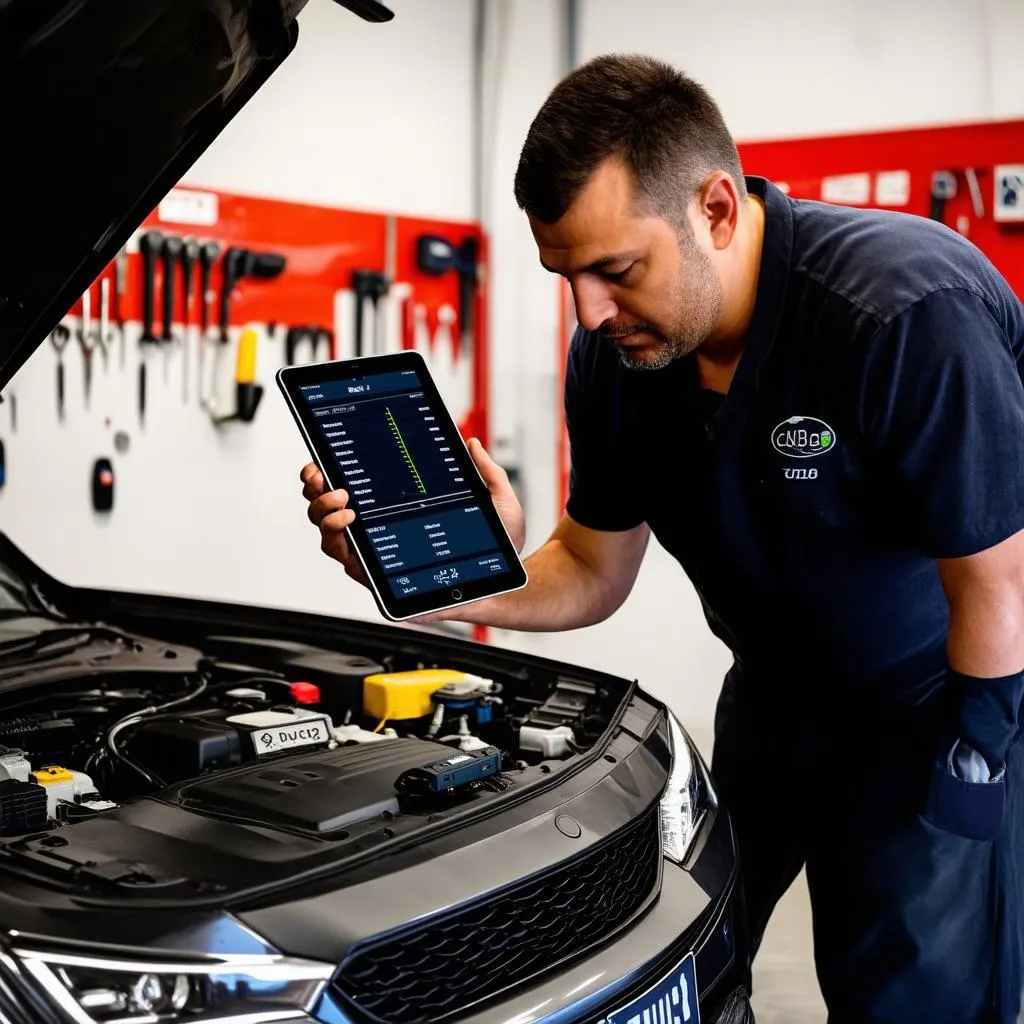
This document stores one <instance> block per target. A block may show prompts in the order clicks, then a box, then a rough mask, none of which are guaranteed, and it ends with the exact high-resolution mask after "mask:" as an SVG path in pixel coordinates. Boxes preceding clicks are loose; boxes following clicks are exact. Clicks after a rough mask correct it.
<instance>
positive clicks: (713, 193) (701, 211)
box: [697, 171, 741, 249]
mask: <svg viewBox="0 0 1024 1024" xmlns="http://www.w3.org/2000/svg"><path fill="white" fill-rule="evenodd" d="M697 202H698V215H699V216H700V218H701V220H703V221H704V223H705V225H706V228H707V232H708V236H709V237H710V239H711V244H712V245H713V246H714V247H715V248H716V249H726V248H728V246H729V243H730V242H731V241H732V238H733V235H734V234H735V233H736V225H737V223H738V222H739V216H740V203H741V200H740V195H739V192H738V191H737V189H736V182H734V181H733V180H732V176H731V175H730V174H727V173H726V172H725V171H713V172H712V173H711V174H709V175H708V176H707V177H706V178H705V179H704V184H703V185H701V188H700V195H699V196H698V198H697Z"/></svg>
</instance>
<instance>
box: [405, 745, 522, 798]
mask: <svg viewBox="0 0 1024 1024" xmlns="http://www.w3.org/2000/svg"><path fill="white" fill-rule="evenodd" d="M501 761H502V757H501V751H500V750H498V748H497V747H484V748H483V749H481V750H469V751H465V752H462V753H459V752H454V751H453V753H452V756H451V757H448V758H445V760H443V761H434V762H432V763H431V764H427V765H424V766H423V767H422V768H410V769H409V770H408V771H405V772H403V773H402V774H401V775H400V776H399V777H398V781H397V782H396V783H395V789H397V790H398V792H399V793H411V794H418V795H428V794H431V793H445V792H448V791H450V790H453V789H462V788H463V787H465V786H469V785H472V784H473V783H474V782H480V781H482V780H484V779H489V778H491V777H492V776H494V775H497V774H499V773H500V772H501Z"/></svg>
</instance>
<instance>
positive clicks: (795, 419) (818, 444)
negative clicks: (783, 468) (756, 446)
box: [772, 416, 836, 476]
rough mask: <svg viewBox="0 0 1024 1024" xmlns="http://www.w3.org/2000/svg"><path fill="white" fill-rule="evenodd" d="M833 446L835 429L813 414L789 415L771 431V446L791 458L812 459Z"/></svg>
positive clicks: (834, 443)
mask: <svg viewBox="0 0 1024 1024" xmlns="http://www.w3.org/2000/svg"><path fill="white" fill-rule="evenodd" d="M835 446H836V433H835V431H834V430H833V429H832V428H831V427H830V426H829V425H828V424H827V423H826V422H825V421H824V420H819V419H817V418H816V417H814V416H790V417H789V419H788V420H783V421H782V422H781V423H780V424H779V425H778V426H777V427H776V428H775V429H774V430H773V431H772V447H773V448H774V449H775V450H776V451H777V452H778V453H779V454H780V455H786V456H788V457H789V458H791V459H813V458H814V457H815V456H816V455H824V454H825V452H830V451H832V449H833V448H835ZM786 475H787V476H788V475H789V474H788V472H787V474H786ZM815 475H817V474H815Z"/></svg>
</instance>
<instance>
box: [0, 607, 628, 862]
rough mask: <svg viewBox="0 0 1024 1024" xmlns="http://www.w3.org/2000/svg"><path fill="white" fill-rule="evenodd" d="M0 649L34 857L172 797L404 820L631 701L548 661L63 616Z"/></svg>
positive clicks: (5, 790)
mask: <svg viewBox="0 0 1024 1024" xmlns="http://www.w3.org/2000/svg"><path fill="white" fill-rule="evenodd" d="M424 647H426V645H424ZM7 654H10V655H11V657H7V656H6V655H7ZM0 655H3V657H2V658H0V663H2V666H3V667H2V669H0V685H5V689H6V692H5V694H4V697H3V699H2V702H0V854H3V855H4V856H5V857H6V856H13V855H15V854H20V855H22V856H30V857H31V856H35V858H36V860H37V861H38V857H39V856H42V855H43V854H45V855H46V856H47V857H50V858H51V860H52V858H54V857H57V858H58V859H59V856H60V853H59V851H60V849H61V848H62V846H66V845H67V843H65V840H67V841H69V842H70V841H71V839H72V837H75V836H81V837H82V839H83V840H84V839H85V838H86V836H90V837H92V838H91V839H90V841H95V840H96V839H97V837H98V836H99V835H100V832H99V831H97V830H98V828H99V826H100V824H101V823H103V822H109V823H113V822H115V821H116V822H119V823H120V825H121V826H127V825H132V823H135V824H133V828H135V829H136V831H137V826H138V822H140V821H143V820H145V821H147V822H148V821H150V820H151V818H152V815H153V813H154V807H159V806H163V807H164V808H165V810H166V811H168V812H169V811H170V809H171V808H173V809H174V810H175V812H176V813H177V812H181V811H187V812H189V813H190V814H197V815H201V816H203V817H205V818H208V819H213V820H216V821H218V822H235V823H241V824H244V825H246V826H249V827H251V828H254V829H259V830H261V831H262V830H267V829H270V830H274V831H281V832H290V833H293V834H295V835H296V836H298V837H303V838H305V839H310V840H316V841H319V842H321V843H322V842H324V841H338V840H353V839H354V838H356V837H358V835H359V834H360V833H361V832H365V831H367V830H370V831H375V830H376V831H379V830H381V829H384V830H385V831H386V832H389V833H392V834H393V833H394V831H395V829H396V827H397V825H396V823H397V822H399V821H400V820H401V819H402V818H403V816H413V817H421V818H425V817H433V818H436V817H437V816H438V814H439V813H443V812H444V810H445V809H446V808H451V807H464V806H466V805H467V803H471V802H472V801H474V800H478V799H481V798H483V797H484V796H489V797H496V796H497V797H500V795H501V794H503V793H504V792H506V791H507V790H508V789H510V788H514V787H515V786H516V784H517V779H518V778H520V777H521V776H522V775H523V774H524V773H527V772H529V770H530V769H531V768H537V767H538V766H541V768H542V770H543V771H545V772H550V771H551V770H552V768H551V766H555V767H557V765H558V764H559V763H561V762H567V761H570V760H571V759H573V758H576V757H578V756H579V755H581V754H583V753H585V752H586V751H587V750H589V749H590V748H591V747H592V746H593V745H594V744H595V743H596V742H597V740H598V739H599V738H600V736H601V735H602V734H603V733H604V732H605V730H606V729H607V728H608V725H609V723H610V722H611V720H612V718H613V717H614V715H615V713H616V710H617V708H618V706H619V702H620V700H621V697H622V694H621V693H610V692H608V691H607V690H606V689H605V688H604V687H602V686H600V685H598V684H596V683H594V682H591V681H588V680H585V679H583V678H569V677H566V676H565V675H562V674H559V673H557V672H552V671H541V670H537V671H534V672H525V671H523V670H522V669H521V667H520V668H519V669H517V670H516V671H511V672H503V671H501V670H500V668H499V670H498V671H495V672H487V673H484V672H482V671H480V669H479V665H477V666H475V667H474V670H469V669H467V668H465V667H461V666H459V665H458V664H452V663H449V662H448V661H445V662H437V663H435V661H436V659H434V660H433V661H432V660H431V659H428V658H424V657H423V655H422V652H420V653H416V651H415V650H413V649H400V650H396V651H394V652H392V653H386V654H384V655H382V654H381V652H380V651H379V650H376V651H370V652H369V653H364V652H363V651H360V650H352V651H338V650H333V649H329V648H328V647H326V646H324V647H320V646H314V645H309V644H304V643H297V642H292V641H285V640H275V639H261V638H255V637H252V636H245V635H239V636H235V635H231V634H227V633H225V634H219V635H213V636H207V637H204V638H203V642H202V645H201V648H200V647H199V646H198V645H197V647H189V646H184V645H176V644H173V643H168V642H165V641H157V640H152V639H149V638H146V637H141V636H135V635H132V634H129V633H125V632H121V631H119V630H118V629H116V628H114V627H108V626H96V625H83V626H80V627H74V626H67V625H63V626H62V627H61V628H60V629H59V630H51V631H50V633H49V636H48V637H47V638H46V639H45V640H43V639H37V640H35V641H32V642H28V641H27V642H25V643H22V644H20V645H19V644H11V643H5V642H4V641H3V637H2V636H0ZM69 657H70V660H71V661H73V663H74V664H76V665H78V666H79V669H78V671H72V670H70V669H69V668H68V667H67V665H66V664H64V663H65V662H67V661H68V660H69ZM495 664H496V666H500V665H501V660H500V659H495ZM12 680H14V683H15V685H12V682H11V681H12ZM26 680H28V681H29V682H25V681H26ZM143 805H144V806H143ZM133 808H134V810H133ZM167 820H168V821H169V820H171V819H170V818H168V819H167ZM115 831H116V828H113V827H111V828H108V829H107V830H106V832H105V833H104V835H106V836H107V837H108V840H109V842H110V843H114V842H115V839H114V838H110V837H113V835H114V833H115ZM57 837H63V838H62V839H60V840H58V838H57ZM108 840H104V845H106V843H107V841H108ZM36 855H38V856H36ZM100 859H102V858H100ZM94 861H95V858H94V859H93V861H92V862H94ZM92 862H90V863H92Z"/></svg>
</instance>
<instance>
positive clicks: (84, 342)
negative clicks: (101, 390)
mask: <svg viewBox="0 0 1024 1024" xmlns="http://www.w3.org/2000/svg"><path fill="white" fill-rule="evenodd" d="M91 335H92V295H91V293H90V291H89V289H88V288H87V289H86V290H85V294H84V295H83V296H82V322H81V324H80V326H79V329H78V344H79V345H80V346H81V349H82V359H83V360H84V373H83V379H84V381H85V405H86V408H88V407H89V396H90V395H91V394H92V354H93V352H94V351H95V350H96V343H95V341H93V339H92V337H91Z"/></svg>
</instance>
